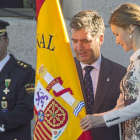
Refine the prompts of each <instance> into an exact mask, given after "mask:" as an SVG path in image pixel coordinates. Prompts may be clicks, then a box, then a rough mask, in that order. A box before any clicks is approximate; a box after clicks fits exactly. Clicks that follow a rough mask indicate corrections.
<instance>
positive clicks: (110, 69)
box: [75, 57, 126, 140]
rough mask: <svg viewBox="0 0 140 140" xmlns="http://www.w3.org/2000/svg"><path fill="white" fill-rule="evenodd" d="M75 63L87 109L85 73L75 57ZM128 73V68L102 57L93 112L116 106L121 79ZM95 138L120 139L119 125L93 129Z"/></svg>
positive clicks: (96, 139)
mask: <svg viewBox="0 0 140 140" xmlns="http://www.w3.org/2000/svg"><path fill="white" fill-rule="evenodd" d="M75 63H76V67H77V71H78V76H79V79H80V84H81V88H82V92H83V97H84V101H85V106H86V110H87V100H86V93H85V89H84V81H83V74H82V68H81V65H80V62H79V61H78V60H77V59H76V58H75ZM125 73H126V68H124V67H123V66H121V65H119V64H117V63H115V62H112V61H110V60H108V59H106V58H104V57H102V61H101V66H100V73H99V79H98V84H97V90H96V97H95V101H94V105H93V109H92V114H95V113H102V112H106V111H109V110H111V109H113V108H114V107H115V106H116V103H117V99H118V97H119V94H120V88H119V85H120V81H121V79H122V77H123V76H124V75H125ZM91 134H92V137H93V140H119V129H118V125H115V126H112V127H109V128H107V127H101V128H94V129H91Z"/></svg>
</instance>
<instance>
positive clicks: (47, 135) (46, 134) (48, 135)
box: [39, 124, 52, 139]
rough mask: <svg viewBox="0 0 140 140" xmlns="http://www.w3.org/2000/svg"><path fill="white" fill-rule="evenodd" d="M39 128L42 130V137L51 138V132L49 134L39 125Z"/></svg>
mask: <svg viewBox="0 0 140 140" xmlns="http://www.w3.org/2000/svg"><path fill="white" fill-rule="evenodd" d="M39 128H40V129H41V130H42V133H43V135H45V136H46V137H49V138H50V139H51V137H52V133H51V132H49V131H48V130H47V129H45V130H44V128H43V125H41V124H40V125H39ZM44 132H45V133H44Z"/></svg>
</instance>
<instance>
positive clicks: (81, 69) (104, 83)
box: [70, 10, 126, 140]
mask: <svg viewBox="0 0 140 140" xmlns="http://www.w3.org/2000/svg"><path fill="white" fill-rule="evenodd" d="M70 28H71V39H72V44H73V48H74V52H75V56H76V58H75V64H76V67H77V71H78V75H79V79H80V83H81V88H82V92H83V97H84V101H85V106H86V114H95V113H102V112H106V111H109V110H111V109H113V108H114V107H115V106H116V102H117V99H118V97H119V94H120V89H119V83H120V81H121V79H122V77H123V76H124V74H125V72H126V68H124V67H123V66H121V65H119V64H116V63H115V62H112V61H110V60H108V59H106V58H104V57H103V56H102V55H101V53H100V47H101V45H102V44H103V40H104V30H105V27H104V22H103V19H102V17H101V16H100V15H99V14H98V13H97V12H95V11H92V10H87V11H81V12H79V13H77V14H76V15H74V17H73V18H72V20H71V22H70ZM86 68H91V70H90V72H89V74H88V72H87V69H86ZM87 81H88V84H89V83H90V84H91V85H90V86H89V85H88V84H87ZM90 81H91V82H90ZM90 87H92V89H90ZM89 91H90V94H89V93H88V92H89ZM87 127H88V126H87ZM90 131H91V134H92V139H93V140H119V128H118V125H116V126H113V127H110V128H107V127H102V128H95V129H91V130H90ZM84 136H85V135H84V133H83V134H82V135H81V136H80V138H79V140H84V139H86V138H84Z"/></svg>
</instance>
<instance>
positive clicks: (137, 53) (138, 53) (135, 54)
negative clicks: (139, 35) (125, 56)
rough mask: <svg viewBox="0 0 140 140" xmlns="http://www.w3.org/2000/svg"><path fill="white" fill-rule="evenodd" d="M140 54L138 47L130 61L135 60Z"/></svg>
mask: <svg viewBox="0 0 140 140" xmlns="http://www.w3.org/2000/svg"><path fill="white" fill-rule="evenodd" d="M139 55H140V49H138V50H137V51H136V52H134V53H133V54H132V56H131V57H130V62H134V61H135V59H136V58H137V57H138V56H139Z"/></svg>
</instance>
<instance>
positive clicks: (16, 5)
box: [0, 0, 36, 19]
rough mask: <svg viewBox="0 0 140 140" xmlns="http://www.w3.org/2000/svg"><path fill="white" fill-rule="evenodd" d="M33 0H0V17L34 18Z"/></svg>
mask: <svg viewBox="0 0 140 140" xmlns="http://www.w3.org/2000/svg"><path fill="white" fill-rule="evenodd" d="M35 8H36V6H35V0H0V17H25V18H31V19H35V17H36V13H35Z"/></svg>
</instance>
